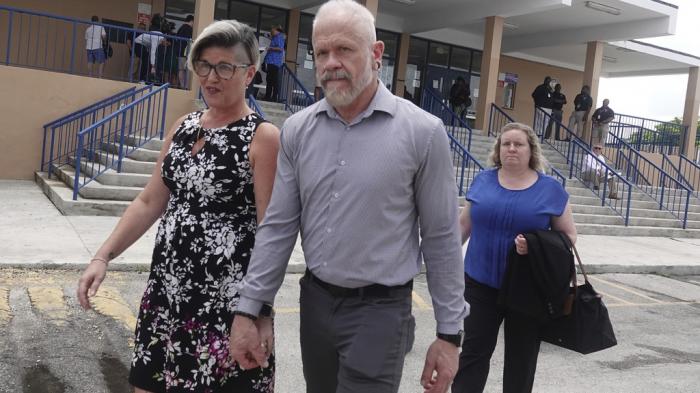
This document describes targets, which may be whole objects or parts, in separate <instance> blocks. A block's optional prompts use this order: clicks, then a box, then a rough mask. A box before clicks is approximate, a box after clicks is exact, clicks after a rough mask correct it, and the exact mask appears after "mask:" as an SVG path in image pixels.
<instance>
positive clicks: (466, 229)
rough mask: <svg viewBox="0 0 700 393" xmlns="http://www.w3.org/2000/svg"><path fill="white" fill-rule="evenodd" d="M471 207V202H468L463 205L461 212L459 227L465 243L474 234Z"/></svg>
mask: <svg viewBox="0 0 700 393" xmlns="http://www.w3.org/2000/svg"><path fill="white" fill-rule="evenodd" d="M471 207H472V205H471V203H469V202H467V204H466V205H464V207H462V212H461V213H460V214H459V229H460V232H461V234H462V244H464V243H465V242H466V241H467V239H469V236H471V234H472V218H471V216H470V215H469V210H470V209H471Z"/></svg>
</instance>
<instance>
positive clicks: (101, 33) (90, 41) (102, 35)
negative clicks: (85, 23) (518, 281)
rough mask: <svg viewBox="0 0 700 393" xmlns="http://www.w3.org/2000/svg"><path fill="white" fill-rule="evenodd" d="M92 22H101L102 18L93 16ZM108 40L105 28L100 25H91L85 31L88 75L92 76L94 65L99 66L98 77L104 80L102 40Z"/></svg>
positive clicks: (104, 58)
mask: <svg viewBox="0 0 700 393" xmlns="http://www.w3.org/2000/svg"><path fill="white" fill-rule="evenodd" d="M91 20H92V21H93V22H99V21H100V18H99V17H98V16H97V15H93V16H92V18H91ZM106 38H107V32H106V31H105V28H104V27H102V26H100V25H90V27H88V28H87V29H86V30H85V49H87V62H88V63H87V65H88V75H90V76H92V65H93V64H97V76H98V77H99V78H102V71H103V70H104V67H105V60H106V57H105V51H104V49H103V48H102V40H104V39H106Z"/></svg>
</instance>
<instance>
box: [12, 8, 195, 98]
mask: <svg viewBox="0 0 700 393" xmlns="http://www.w3.org/2000/svg"><path fill="white" fill-rule="evenodd" d="M93 25H97V26H102V27H103V28H104V30H105V32H106V38H107V39H106V41H107V47H108V48H109V47H111V48H112V57H106V62H105V64H104V73H103V75H102V76H103V77H105V78H108V79H114V80H121V81H128V82H135V81H139V80H143V81H146V82H148V83H155V84H163V83H171V85H172V84H178V81H180V80H182V81H183V82H184V84H181V85H182V86H180V87H181V88H188V85H189V79H190V75H189V73H190V72H189V70H187V69H186V68H185V69H183V70H179V69H178V68H179V67H178V57H179V55H180V54H182V53H181V51H182V50H185V48H187V46H188V45H189V44H190V41H191V40H189V39H185V38H182V37H177V36H174V35H170V34H162V33H160V32H156V31H150V32H146V31H143V30H138V29H132V28H126V27H121V26H114V25H108V24H104V23H97V22H92V21H88V20H84V19H77V18H69V17H65V16H60V15H54V14H49V13H45V12H36V11H30V10H25V9H20V8H14V7H7V6H0V37H1V38H2V39H0V59H1V61H2V63H4V64H5V65H9V66H19V67H27V68H35V69H41V70H47V71H54V72H63V73H69V74H76V75H96V76H97V75H98V73H99V71H98V69H97V68H98V67H97V65H94V66H93V69H92V70H91V71H90V69H89V68H88V54H87V51H86V39H85V38H86V37H85V34H86V31H87V29H88V28H89V27H90V26H93ZM5 26H7V27H6V28H5ZM97 33H99V31H97ZM142 34H145V36H144V38H142V39H146V40H147V41H148V40H149V39H153V40H157V41H158V43H159V44H158V45H155V47H157V49H156V51H155V52H156V53H154V54H151V53H150V52H149V50H150V46H149V45H138V44H136V38H137V37H138V36H140V35H142ZM96 40H99V38H97V39H96ZM103 45H104V44H103ZM105 53H106V52H105ZM151 66H153V67H154V70H155V72H152V71H151Z"/></svg>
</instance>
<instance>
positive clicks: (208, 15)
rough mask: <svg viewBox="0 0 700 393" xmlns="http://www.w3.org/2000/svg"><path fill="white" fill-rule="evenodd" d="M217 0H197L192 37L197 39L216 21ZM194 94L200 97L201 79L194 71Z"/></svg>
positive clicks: (195, 97)
mask: <svg viewBox="0 0 700 393" xmlns="http://www.w3.org/2000/svg"><path fill="white" fill-rule="evenodd" d="M215 6H216V5H215V0H196V1H195V5H194V25H193V26H192V39H193V40H195V39H197V36H199V34H200V33H201V32H202V30H204V28H205V27H207V26H209V25H210V24H211V23H212V22H214V7H215ZM190 79H192V95H193V96H194V99H195V100H196V99H197V98H199V87H200V85H199V79H197V77H196V76H195V75H194V73H192V76H191V77H190Z"/></svg>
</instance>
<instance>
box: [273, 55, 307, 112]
mask: <svg viewBox="0 0 700 393" xmlns="http://www.w3.org/2000/svg"><path fill="white" fill-rule="evenodd" d="M279 78H280V96H279V100H280V102H283V103H284V107H285V109H286V110H288V111H290V112H292V113H296V112H298V111H300V110H302V109H304V108H306V107H307V106H309V105H312V104H313V103H314V102H316V100H314V97H313V96H312V95H311V94H309V92H308V90H306V88H305V87H304V85H302V83H301V81H299V78H297V76H296V75H294V73H293V72H292V70H290V69H289V67H287V64H282V68H281V69H280V73H279Z"/></svg>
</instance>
